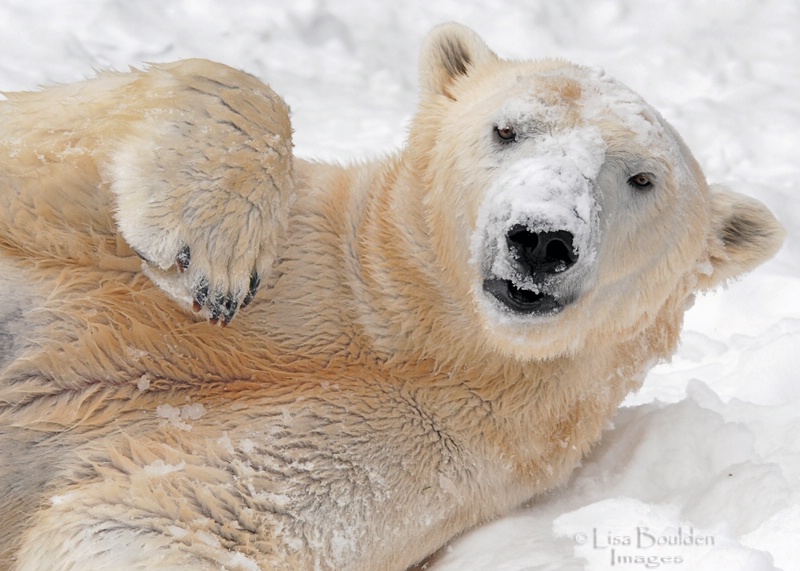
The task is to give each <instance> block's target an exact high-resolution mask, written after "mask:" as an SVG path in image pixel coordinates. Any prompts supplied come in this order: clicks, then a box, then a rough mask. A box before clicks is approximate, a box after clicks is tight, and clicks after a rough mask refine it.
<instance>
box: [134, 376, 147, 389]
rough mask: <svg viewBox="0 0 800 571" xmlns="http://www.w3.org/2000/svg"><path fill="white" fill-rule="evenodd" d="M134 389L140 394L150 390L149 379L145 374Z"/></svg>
mask: <svg viewBox="0 0 800 571" xmlns="http://www.w3.org/2000/svg"><path fill="white" fill-rule="evenodd" d="M136 388H138V389H139V391H142V392H143V391H146V390H147V389H149V388H150V378H149V377H148V376H147V374H144V375H142V376H141V377H140V378H139V381H138V382H137V383H136Z"/></svg>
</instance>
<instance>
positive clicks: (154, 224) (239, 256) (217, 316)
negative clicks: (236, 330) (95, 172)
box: [105, 60, 293, 325]
mask: <svg viewBox="0 0 800 571" xmlns="http://www.w3.org/2000/svg"><path fill="white" fill-rule="evenodd" d="M146 76H148V77H147V78H146V79H147V80H148V81H144V82H141V85H143V86H145V89H147V90H148V91H147V92H145V93H142V94H141V95H140V96H141V97H144V98H153V99H154V100H155V106H154V107H151V108H150V109H149V110H148V112H147V113H146V114H145V115H144V116H143V117H142V118H141V119H139V120H138V121H136V123H135V124H134V126H133V129H132V132H131V133H130V134H128V135H126V136H124V137H123V138H122V139H121V140H120V141H119V142H118V143H117V144H116V145H115V146H114V149H113V151H112V153H111V157H110V163H109V165H108V168H107V171H106V173H105V176H106V177H107V178H108V182H109V186H110V188H111V190H112V191H113V193H114V194H115V196H116V199H117V212H116V219H117V224H118V227H119V230H120V232H121V233H122V236H123V237H124V238H125V240H126V241H127V242H128V243H129V244H130V246H131V247H132V248H133V249H134V250H135V251H136V252H137V253H138V254H139V255H140V257H142V258H143V259H144V261H145V264H144V268H145V271H146V273H147V274H148V275H149V277H150V278H151V279H152V280H153V281H154V282H156V283H157V284H158V285H159V286H160V287H161V288H162V289H164V290H165V291H166V292H167V293H169V294H170V295H171V296H173V297H174V298H176V299H178V300H180V301H182V302H184V303H186V304H187V305H191V306H193V308H194V310H195V311H201V312H203V313H204V314H205V316H206V317H207V318H208V319H210V320H211V321H212V323H221V324H222V325H225V324H227V323H228V322H229V321H230V320H231V319H232V318H233V316H234V315H235V313H236V311H237V310H238V309H239V308H241V307H243V306H245V305H247V303H249V302H250V300H251V299H252V297H253V295H255V292H256V290H257V289H258V287H259V284H260V282H261V280H262V277H263V276H264V275H265V274H266V273H267V272H268V271H269V269H270V267H271V265H272V263H273V261H274V259H275V256H276V248H277V241H278V238H279V236H280V234H281V233H282V231H283V230H284V227H285V225H286V218H287V211H288V205H289V202H290V200H291V197H292V193H293V184H292V155H291V126H290V123H289V113H288V108H287V107H286V105H285V104H284V102H283V101H282V100H281V99H280V98H279V97H278V96H277V95H276V94H275V93H274V92H273V91H272V90H271V89H269V87H267V86H266V85H264V84H263V83H261V82H259V81H258V80H256V79H255V78H253V77H252V76H249V75H247V74H245V73H242V72H239V71H236V70H234V69H231V68H228V67H227V66H222V65H220V64H213V63H211V62H207V61H201V60H186V61H182V62H178V63H176V64H170V65H162V66H157V67H154V68H152V69H151V70H150V71H148V72H147V74H146Z"/></svg>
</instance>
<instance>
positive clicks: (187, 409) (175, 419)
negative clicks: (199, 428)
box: [156, 403, 206, 430]
mask: <svg viewBox="0 0 800 571" xmlns="http://www.w3.org/2000/svg"><path fill="white" fill-rule="evenodd" d="M205 412H206V411H205V407H203V405H202V404H200V403H196V404H188V405H184V406H183V407H181V408H177V407H174V406H172V405H169V404H161V405H158V406H157V407H156V414H157V415H158V416H159V417H161V418H163V419H165V420H166V421H167V422H168V423H169V424H170V425H172V426H174V427H176V428H179V429H181V430H191V429H192V425H191V424H188V423H186V422H184V421H185V420H197V419H198V418H201V417H202V416H203V415H204V414H205Z"/></svg>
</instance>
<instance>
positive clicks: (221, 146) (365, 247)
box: [0, 24, 783, 571]
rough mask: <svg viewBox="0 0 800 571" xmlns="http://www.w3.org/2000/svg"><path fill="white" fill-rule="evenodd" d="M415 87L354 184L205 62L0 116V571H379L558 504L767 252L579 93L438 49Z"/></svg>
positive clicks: (753, 221)
mask: <svg viewBox="0 0 800 571" xmlns="http://www.w3.org/2000/svg"><path fill="white" fill-rule="evenodd" d="M420 85H421V97H420V103H419V109H418V111H417V113H416V116H415V119H414V120H413V124H412V126H411V128H410V134H409V137H408V142H407V145H406V146H405V147H404V148H403V149H402V150H400V151H398V152H397V153H396V154H394V155H392V156H389V157H387V158H385V159H381V160H376V161H373V162H368V163H361V164H357V165H351V166H337V165H329V164H322V163H316V162H310V161H303V160H299V159H296V158H293V157H292V154H291V128H290V124H289V119H288V111H287V108H286V106H285V105H284V103H283V102H282V101H281V99H280V98H279V97H278V96H277V95H275V94H274V93H273V92H272V91H271V90H270V89H269V88H268V87H267V86H266V85H264V84H262V83H261V82H260V81H258V80H256V79H255V78H253V77H251V76H248V75H246V74H244V73H242V72H239V71H235V70H233V69H230V68H228V67H225V66H223V65H220V64H215V63H211V62H208V61H200V60H188V61H183V62H179V63H175V64H169V65H155V66H152V67H151V68H149V69H148V70H146V71H135V70H134V71H132V72H130V73H124V74H114V73H104V74H101V75H100V76H99V77H98V78H96V79H92V80H88V81H85V82H82V83H78V84H74V85H65V86H59V87H52V88H48V89H45V90H44V91H41V92H37V93H20V94H8V95H7V100H6V101H3V102H2V103H0V116H1V117H2V122H1V123H0V177H2V178H0V181H2V183H1V184H2V194H0V196H2V205H1V208H0V265H2V268H1V269H2V271H0V287H1V288H2V296H1V297H0V299H1V300H2V301H0V315H2V336H0V360H1V361H2V373H1V375H2V376H0V457H1V458H2V461H0V514H2V520H1V521H2V523H0V568H1V569H13V570H15V571H34V570H43V569H47V570H59V569H63V570H67V569H82V570H87V571H88V570H100V569H109V568H114V569H119V570H121V571H122V570H134V569H160V570H167V569H170V570H172V569H197V570H200V569H209V570H211V569H215V570H218V569H228V570H234V569H239V570H248V571H249V570H255V569H263V570H266V569H270V570H277V569H348V570H352V571H360V570H375V569H381V570H397V571H401V570H403V569H406V568H408V567H409V566H411V565H414V564H415V563H417V562H419V561H421V560H423V559H424V558H425V557H426V556H428V555H429V554H431V553H433V552H434V551H436V550H437V549H439V548H440V547H441V546H442V545H444V544H445V543H446V542H447V541H448V540H449V539H451V538H452V537H454V536H455V535H457V534H459V533H461V532H463V531H464V530H466V529H468V528H470V527H472V526H475V525H478V524H480V523H481V522H484V521H487V520H490V519H492V518H496V517H498V516H501V515H503V514H505V513H507V512H508V511H509V510H511V509H513V508H515V507H517V506H519V505H520V504H522V503H523V502H526V501H529V500H530V499H532V498H535V497H536V496H537V495H538V494H540V493H542V492H544V491H546V490H548V489H551V488H552V487H553V486H556V485H558V484H559V483H561V482H564V480H565V479H566V477H567V476H568V474H569V473H570V471H571V470H572V469H573V468H574V467H575V466H576V464H577V463H578V462H579V461H580V459H581V457H582V456H583V455H584V454H585V453H586V452H587V450H589V448H590V447H591V445H592V444H593V443H594V442H596V441H597V439H598V438H599V436H600V433H601V430H602V427H603V426H604V423H605V422H606V421H607V419H608V418H609V417H611V416H612V415H613V414H614V410H615V408H616V407H617V405H618V404H619V403H620V401H621V400H622V399H623V398H624V396H625V395H626V394H627V393H628V392H630V391H631V390H635V389H636V388H637V387H638V386H639V384H640V383H641V381H642V379H643V377H644V375H645V374H646V372H647V370H648V368H649V367H651V366H652V365H653V364H654V363H655V362H657V361H659V360H662V359H667V358H669V356H670V355H671V354H672V353H673V351H674V350H675V346H676V343H677V341H678V336H679V331H680V327H681V322H682V317H683V314H684V311H685V309H686V307H687V306H688V305H689V304H690V303H691V301H692V298H693V296H694V294H695V292H697V291H703V290H707V289H709V288H712V287H714V286H716V285H718V284H720V283H724V282H726V281H727V280H729V279H730V278H732V277H734V276H737V275H740V274H742V273H743V272H747V271H749V270H751V269H753V268H754V267H756V266H757V265H758V264H760V263H761V262H763V261H765V260H766V259H768V258H769V257H770V256H771V255H772V254H774V253H775V251H776V250H777V249H778V248H779V247H780V244H781V242H782V238H783V230H782V228H781V226H780V225H779V223H778V222H777V221H776V220H775V218H774V217H773V216H772V215H771V214H770V212H769V211H768V210H767V209H766V208H765V207H764V206H763V205H761V204H760V203H759V202H757V201H755V200H753V199H750V198H746V197H744V196H742V195H739V194H735V193H733V192H732V191H729V190H727V189H725V188H722V187H718V186H709V185H707V183H706V181H705V179H704V177H703V174H702V172H701V170H700V168H699V166H698V165H697V163H696V162H695V160H694V158H693V157H692V155H691V154H690V152H689V150H688V149H687V148H686V146H685V144H684V143H683V142H682V140H681V139H680V137H679V136H678V135H677V133H676V132H675V131H674V129H673V128H672V127H670V125H669V124H668V123H667V122H665V121H664V119H663V118H662V117H661V116H660V115H659V114H658V113H657V112H656V111H655V110H654V109H652V108H651V107H650V106H649V105H647V104H646V103H645V102H644V101H642V99H641V98H640V97H639V96H638V95H636V94H635V93H634V92H632V91H631V90H630V89H628V88H626V87H625V86H623V85H622V84H620V83H619V82H617V81H615V80H613V79H611V78H609V77H608V76H606V75H604V74H603V73H602V72H600V71H597V70H593V69H587V68H584V67H580V66H577V65H573V64H570V63H567V62H564V61H560V60H537V61H506V60H503V59H500V58H499V57H498V56H497V55H495V54H494V53H493V52H492V51H491V50H490V49H489V48H488V47H487V46H486V45H485V44H484V42H483V41H482V40H481V39H480V38H479V37H478V36H477V35H476V34H475V33H474V32H472V31H471V30H469V29H466V28H464V27H463V26H460V25H457V24H447V25H443V26H440V27H438V28H436V29H434V30H433V31H432V32H431V34H430V35H429V37H428V38H427V39H426V41H425V43H424V45H423V48H422V52H421V58H420ZM245 306H246V309H245ZM209 322H210V323H209Z"/></svg>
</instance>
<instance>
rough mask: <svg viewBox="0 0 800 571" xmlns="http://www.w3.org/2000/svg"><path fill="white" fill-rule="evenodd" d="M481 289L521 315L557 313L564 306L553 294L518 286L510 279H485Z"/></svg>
mask: <svg viewBox="0 0 800 571" xmlns="http://www.w3.org/2000/svg"><path fill="white" fill-rule="evenodd" d="M483 291H485V292H487V293H489V294H491V295H492V296H494V298H495V299H496V300H497V301H499V302H500V303H502V304H503V305H504V306H506V307H507V308H508V309H510V310H511V311H513V312H514V313H519V314H523V315H534V314H535V315H547V314H554V313H558V312H559V311H561V310H562V309H563V308H564V304H563V303H561V302H560V301H559V300H558V299H556V297H555V296H553V295H550V294H548V293H544V292H541V291H538V292H537V291H532V290H527V289H522V288H518V287H517V286H515V285H514V283H513V282H512V281H511V280H504V279H498V278H493V279H487V280H484V282H483Z"/></svg>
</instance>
